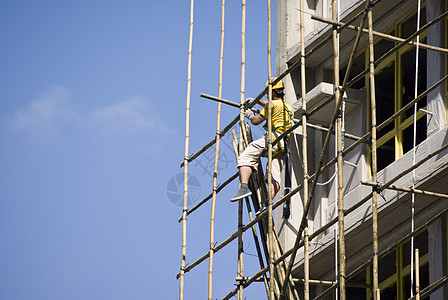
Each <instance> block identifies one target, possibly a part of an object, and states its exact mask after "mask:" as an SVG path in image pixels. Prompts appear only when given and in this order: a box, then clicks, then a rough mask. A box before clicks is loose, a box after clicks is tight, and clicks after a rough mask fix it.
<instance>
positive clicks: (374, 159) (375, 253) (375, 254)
mask: <svg viewBox="0 0 448 300" xmlns="http://www.w3.org/2000/svg"><path fill="white" fill-rule="evenodd" d="M367 17H368V23H369V67H370V74H369V79H370V81H369V82H370V110H371V114H372V115H371V118H372V181H373V182H375V183H376V182H377V151H376V97H375V65H374V60H375V52H374V48H373V17H372V10H369V11H368V12H367ZM377 197H378V193H377V191H376V190H375V189H373V192H372V231H373V274H372V281H373V291H375V293H374V300H379V298H378V293H377V292H376V291H377V290H378V213H377Z"/></svg>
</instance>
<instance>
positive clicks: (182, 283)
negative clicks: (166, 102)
mask: <svg viewBox="0 0 448 300" xmlns="http://www.w3.org/2000/svg"><path fill="white" fill-rule="evenodd" d="M193 9H194V0H190V39H189V42H188V70H187V103H186V105H185V152H184V203H183V210H182V255H181V264H180V280H179V299H180V300H183V299H184V289H185V265H186V257H187V208H188V149H189V141H190V95H191V54H192V49H193Z"/></svg>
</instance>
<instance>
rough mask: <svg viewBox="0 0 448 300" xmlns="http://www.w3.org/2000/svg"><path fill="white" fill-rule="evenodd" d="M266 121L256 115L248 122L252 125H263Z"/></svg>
mask: <svg viewBox="0 0 448 300" xmlns="http://www.w3.org/2000/svg"><path fill="white" fill-rule="evenodd" d="M265 120H266V119H265V118H264V117H263V116H262V115H256V116H253V117H252V118H250V122H251V123H252V124H253V125H259V124H261V123H263V122H264V121H265Z"/></svg>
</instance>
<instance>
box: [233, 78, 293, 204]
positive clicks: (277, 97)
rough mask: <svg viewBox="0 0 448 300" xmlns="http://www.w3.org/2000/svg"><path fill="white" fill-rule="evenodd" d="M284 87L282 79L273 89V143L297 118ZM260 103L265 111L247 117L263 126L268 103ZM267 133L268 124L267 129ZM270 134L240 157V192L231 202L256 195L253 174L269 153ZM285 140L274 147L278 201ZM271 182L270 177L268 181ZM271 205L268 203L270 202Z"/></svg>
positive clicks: (250, 145)
mask: <svg viewBox="0 0 448 300" xmlns="http://www.w3.org/2000/svg"><path fill="white" fill-rule="evenodd" d="M276 79H277V78H276V77H274V78H272V79H271V82H274V81H275V80H276ZM268 84H269V81H268V82H267V83H266V87H267V86H268ZM284 88H285V86H284V85H283V82H282V81H281V80H280V81H278V82H277V83H276V84H275V85H274V86H273V87H272V108H271V115H272V136H271V141H274V140H275V139H276V138H277V137H278V136H279V135H280V134H282V133H283V132H285V131H286V130H287V129H288V128H290V127H291V125H292V118H293V110H292V107H291V106H290V105H289V104H288V103H286V101H285V100H284V99H283V97H284ZM259 104H260V105H262V106H263V110H262V111H261V112H260V114H259V115H255V114H254V112H253V111H252V110H250V109H247V110H246V111H245V112H244V115H245V117H246V118H247V119H249V121H250V122H251V123H252V124H253V125H259V124H261V123H262V122H263V121H265V120H267V118H268V101H266V100H260V101H259ZM264 128H265V129H266V130H267V122H266V124H265V126H264ZM267 135H268V132H266V134H265V136H263V137H262V138H260V139H258V140H256V141H253V142H252V143H250V144H249V145H248V146H247V148H246V149H245V150H244V152H243V153H241V155H240V156H239V158H238V165H237V168H238V169H239V172H240V183H241V185H240V189H239V190H238V193H237V194H236V196H235V197H233V198H231V199H230V201H231V202H234V201H238V200H240V199H243V198H244V197H247V196H250V195H251V194H252V192H251V191H250V190H249V186H248V183H249V178H250V175H251V174H252V172H257V171H258V162H259V158H260V156H262V155H264V154H266V150H267V147H268V144H267ZM283 145H284V143H283V140H281V141H280V143H278V144H276V145H274V146H273V147H272V170H271V174H272V175H271V176H272V188H271V191H272V193H271V196H272V199H274V197H275V195H276V194H277V192H278V191H279V189H280V181H281V170H282V168H283V164H284V160H283V156H284V155H283V154H284V151H283ZM265 181H266V182H267V177H266V178H265ZM266 202H267V200H266ZM266 206H267V203H263V206H262V208H261V210H264V209H265V208H266Z"/></svg>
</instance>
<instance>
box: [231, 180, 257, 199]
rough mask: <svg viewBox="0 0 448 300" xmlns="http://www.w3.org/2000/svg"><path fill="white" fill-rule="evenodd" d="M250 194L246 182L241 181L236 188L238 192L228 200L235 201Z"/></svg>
mask: <svg viewBox="0 0 448 300" xmlns="http://www.w3.org/2000/svg"><path fill="white" fill-rule="evenodd" d="M250 195H252V192H251V191H250V190H249V186H248V184H247V183H242V184H241V187H240V189H239V190H238V193H237V194H236V196H235V197H233V198H232V199H230V202H235V201H238V200H240V199H243V198H244V197H248V196H250Z"/></svg>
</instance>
